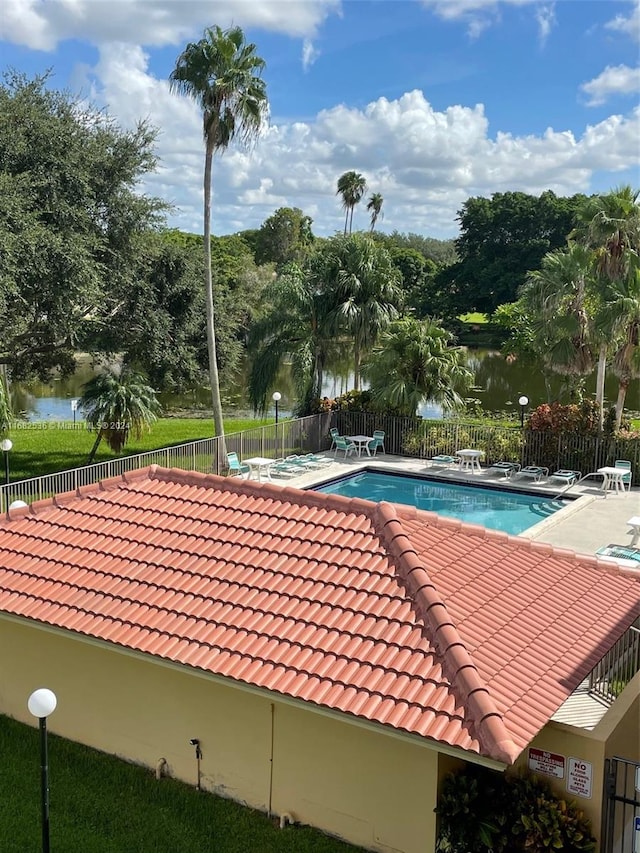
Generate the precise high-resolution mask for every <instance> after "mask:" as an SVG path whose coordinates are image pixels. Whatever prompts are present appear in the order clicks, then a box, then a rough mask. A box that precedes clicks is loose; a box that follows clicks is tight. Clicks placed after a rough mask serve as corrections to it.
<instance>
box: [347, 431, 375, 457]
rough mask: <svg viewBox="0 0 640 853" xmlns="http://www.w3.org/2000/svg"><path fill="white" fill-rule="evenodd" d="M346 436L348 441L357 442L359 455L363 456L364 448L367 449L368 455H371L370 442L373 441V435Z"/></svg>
mask: <svg viewBox="0 0 640 853" xmlns="http://www.w3.org/2000/svg"><path fill="white" fill-rule="evenodd" d="M345 438H346V439H347V441H352V442H353V443H354V444H355V446H356V451H357V453H358V456H362V450H363V448H364V449H365V450H366V451H367V456H371V453H370V452H369V442H370V441H373V436H372V435H347V436H345Z"/></svg>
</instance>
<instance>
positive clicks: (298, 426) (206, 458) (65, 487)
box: [0, 414, 330, 512]
mask: <svg viewBox="0 0 640 853" xmlns="http://www.w3.org/2000/svg"><path fill="white" fill-rule="evenodd" d="M329 421H330V415H327V414H321V415H311V416H309V417H306V418H298V419H295V420H285V421H281V422H280V423H278V424H269V425H267V426H261V427H255V428H253V429H249V430H243V431H242V432H236V433H229V434H227V435H225V436H224V437H222V436H220V437H214V438H203V439H200V440H199V441H189V442H185V443H184V444H177V445H174V446H173V447H162V448H160V449H158V450H150V451H148V452H146V453H136V454H133V455H131V456H119V457H117V458H115V459H110V460H108V461H107V462H97V463H95V464H94V465H84V466H82V467H80V468H71V469H69V470H67V471H58V472H56V473H55V474H44V475H43V476H41V477H31V478H30V479H28V480H16V481H15V482H13V483H11V482H10V483H9V484H8V485H7V484H5V485H3V486H0V512H6V510H7V508H8V507H9V505H10V504H11V503H13V501H18V500H20V501H25V503H32V502H33V501H37V500H42V499H43V498H47V497H51V496H52V495H59V494H63V493H64V492H77V490H78V489H80V488H81V487H82V486H89V485H92V484H93V483H98V482H99V481H100V480H107V479H109V478H111V477H119V476H121V475H122V474H125V473H127V472H128V471H136V470H139V469H140V468H146V467H148V466H149V465H161V466H162V467H165V468H181V469H183V470H188V471H199V472H201V473H215V474H221V473H223V472H224V470H225V469H226V453H227V452H229V451H235V452H236V453H237V454H238V456H239V457H240V458H241V459H243V458H247V457H250V456H265V457H269V458H276V457H278V456H286V455H288V454H289V453H300V452H303V451H304V452H308V451H311V450H313V451H317V450H321V449H323V448H324V447H328V446H329V440H328V432H329Z"/></svg>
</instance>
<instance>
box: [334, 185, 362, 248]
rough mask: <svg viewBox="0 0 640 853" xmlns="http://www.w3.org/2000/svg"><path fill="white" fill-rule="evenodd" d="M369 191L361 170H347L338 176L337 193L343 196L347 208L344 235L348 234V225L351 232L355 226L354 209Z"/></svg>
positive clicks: (344, 205) (343, 204) (345, 208)
mask: <svg viewBox="0 0 640 853" xmlns="http://www.w3.org/2000/svg"><path fill="white" fill-rule="evenodd" d="M366 191H367V181H366V179H365V177H364V175H361V174H360V173H359V172H354V171H351V172H345V173H344V174H343V175H340V177H339V178H338V189H337V190H336V195H339V196H341V197H342V207H343V208H344V210H345V217H344V235H345V237H346V236H347V226H348V228H349V234H351V231H352V228H353V211H354V209H355V206H356V204H359V203H360V202H361V201H362V198H363V196H364V194H365V193H366Z"/></svg>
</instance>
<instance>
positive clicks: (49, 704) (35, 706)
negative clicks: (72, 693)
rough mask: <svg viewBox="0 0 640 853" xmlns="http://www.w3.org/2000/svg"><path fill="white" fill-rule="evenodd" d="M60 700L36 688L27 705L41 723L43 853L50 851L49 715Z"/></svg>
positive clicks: (44, 690) (41, 688) (46, 691)
mask: <svg viewBox="0 0 640 853" xmlns="http://www.w3.org/2000/svg"><path fill="white" fill-rule="evenodd" d="M57 704H58V700H57V699H56V694H55V693H54V692H53V690H48V689H47V688H46V687H40V688H39V689H38V690H34V691H33V693H32V694H31V696H29V701H28V702H27V707H28V708H29V713H30V714H33V716H34V717H37V718H38V722H39V724H40V793H41V804H42V853H49V849H50V848H49V757H48V753H47V717H48V716H49V715H50V714H53V712H54V711H55V709H56V705H57Z"/></svg>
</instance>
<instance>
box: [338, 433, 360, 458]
mask: <svg viewBox="0 0 640 853" xmlns="http://www.w3.org/2000/svg"><path fill="white" fill-rule="evenodd" d="M333 440H334V441H335V443H336V449H335V450H334V453H333V455H334V456H337V455H338V451H339V450H343V451H344V457H345V459H346V458H347V456H348V455H349V454H350V453H355V451H356V446H355V444H354V443H353V442H352V441H349V439H348V438H345V437H344V436H342V435H336V436H335V437H334V439H333Z"/></svg>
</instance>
